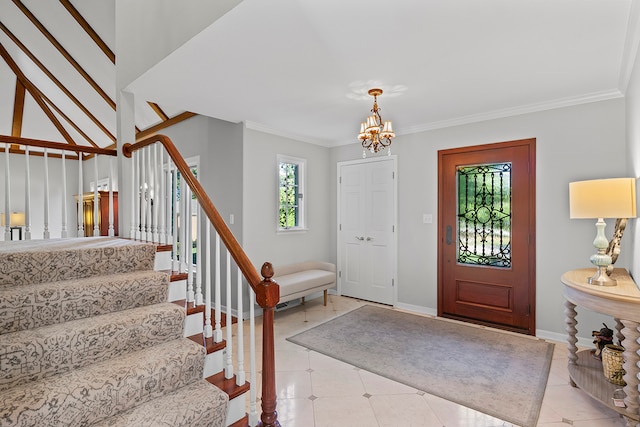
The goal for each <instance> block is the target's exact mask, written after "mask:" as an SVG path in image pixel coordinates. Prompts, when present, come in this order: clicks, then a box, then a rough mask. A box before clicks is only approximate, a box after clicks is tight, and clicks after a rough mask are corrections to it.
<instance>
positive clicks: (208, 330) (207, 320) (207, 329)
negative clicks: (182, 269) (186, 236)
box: [198, 219, 213, 338]
mask: <svg viewBox="0 0 640 427" xmlns="http://www.w3.org/2000/svg"><path fill="white" fill-rule="evenodd" d="M206 222H207V225H206V237H205V239H206V240H205V246H206V250H207V257H206V260H205V264H206V273H207V277H205V284H204V286H205V292H206V294H207V297H206V299H205V302H206V304H205V313H204V337H205V338H211V337H212V336H213V326H211V223H210V222H209V220H208V219H207V221H206ZM199 253H200V249H198V254H199ZM198 270H200V261H198Z"/></svg>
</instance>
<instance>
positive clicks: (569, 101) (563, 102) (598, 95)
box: [396, 89, 624, 135]
mask: <svg viewBox="0 0 640 427" xmlns="http://www.w3.org/2000/svg"><path fill="white" fill-rule="evenodd" d="M623 96H624V94H623V93H622V92H621V91H619V90H617V89H615V90H610V91H603V92H594V93H591V94H587V95H583V96H577V97H570V98H561V99H556V100H553V101H548V102H540V103H536V104H528V105H522V106H519V107H514V108H505V109H502V110H494V111H488V112H486V113H479V114H471V115H468V116H463V117H457V118H453V119H448V120H441V121H438V122H431V123H426V124H424V125H418V126H411V127H409V128H405V129H402V130H400V131H396V134H397V135H409V134H413V133H418V132H424V131H429V130H434V129H442V128H447V127H452V126H460V125H465V124H469V123H477V122H484V121H487V120H494V119H501V118H505V117H512V116H519V115H522V114H529V113H536V112H539V111H545V110H553V109H556V108H565V107H572V106H574V105H580V104H588V103H590V102H598V101H607V100H610V99H616V98H622V97H623Z"/></svg>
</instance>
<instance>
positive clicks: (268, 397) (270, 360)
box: [256, 262, 280, 427]
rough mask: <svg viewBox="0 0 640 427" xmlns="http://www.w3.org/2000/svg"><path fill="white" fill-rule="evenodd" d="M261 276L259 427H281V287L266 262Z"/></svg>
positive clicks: (271, 267) (259, 303)
mask: <svg viewBox="0 0 640 427" xmlns="http://www.w3.org/2000/svg"><path fill="white" fill-rule="evenodd" d="M260 274H261V275H262V277H263V280H262V281H261V282H260V288H259V292H256V301H257V303H258V305H260V307H262V414H261V415H260V422H259V423H258V426H261V427H280V423H279V422H278V412H277V411H276V360H275V351H274V347H275V343H274V338H273V313H274V309H275V307H276V304H278V301H280V286H279V285H278V284H277V283H276V282H274V281H272V280H271V278H272V277H273V266H272V265H271V263H268V262H265V263H264V264H263V265H262V269H261V270H260Z"/></svg>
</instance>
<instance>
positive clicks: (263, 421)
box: [122, 135, 280, 427]
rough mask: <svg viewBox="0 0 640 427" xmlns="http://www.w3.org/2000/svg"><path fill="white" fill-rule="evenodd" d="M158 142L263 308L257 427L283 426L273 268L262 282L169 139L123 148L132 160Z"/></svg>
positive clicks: (277, 293) (264, 269)
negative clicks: (278, 398) (278, 395)
mask: <svg viewBox="0 0 640 427" xmlns="http://www.w3.org/2000/svg"><path fill="white" fill-rule="evenodd" d="M157 142H159V143H161V144H162V145H163V146H164V148H165V150H166V151H167V153H168V154H169V156H170V157H171V159H172V160H173V163H174V164H175V165H176V168H177V169H178V170H179V171H180V173H181V174H182V177H183V178H184V179H185V181H186V182H187V185H188V186H189V188H191V191H192V192H193V193H194V194H195V195H196V197H197V198H198V202H199V203H200V206H201V207H202V210H203V211H204V212H205V214H206V215H207V217H208V218H209V221H210V222H211V224H212V225H213V227H214V228H215V229H216V231H217V232H218V235H219V236H220V239H221V240H222V241H223V242H224V245H225V246H226V247H227V250H228V251H229V254H230V255H231V256H232V257H233V259H234V260H235V262H236V264H237V265H238V267H239V268H240V271H242V274H243V275H244V277H245V278H246V279H247V282H248V283H249V285H250V286H251V288H252V289H253V291H254V292H255V294H256V302H257V303H258V305H259V306H260V307H262V399H261V400H262V414H261V416H260V422H259V423H258V426H260V427H280V423H279V422H278V413H277V412H276V375H275V371H276V368H275V351H274V350H275V341H274V334H273V315H274V311H275V310H274V309H275V307H276V305H277V304H278V301H279V300H280V286H279V285H278V284H277V283H276V282H274V281H272V280H271V278H272V277H273V266H272V265H271V264H270V263H268V262H265V263H264V264H263V265H262V269H261V274H262V277H263V279H260V275H258V272H257V271H256V269H255V267H254V266H253V264H252V263H251V261H249V257H248V256H247V254H246V253H245V252H244V250H243V249H242V247H241V246H240V244H239V243H238V241H237V240H236V238H235V236H234V235H233V233H232V232H231V230H229V227H227V224H226V223H225V222H224V220H223V219H222V217H221V216H220V213H218V210H217V209H216V207H215V206H214V205H213V202H212V201H211V199H210V198H209V196H208V195H207V193H206V192H205V191H204V188H203V187H202V185H201V184H200V182H199V181H198V180H197V179H196V177H195V176H194V175H193V172H191V168H190V167H189V166H188V165H187V162H185V161H184V159H183V158H182V155H181V154H180V152H179V151H178V149H177V148H176V146H175V145H173V142H172V141H171V139H170V138H169V137H168V136H166V135H152V136H149V137H147V138H145V139H143V140H141V141H138V142H136V143H135V144H124V145H123V146H122V153H123V154H124V156H125V157H129V158H130V157H131V154H132V153H133V152H134V151H136V150H140V149H141V148H144V147H146V146H147V145H151V144H155V143H157Z"/></svg>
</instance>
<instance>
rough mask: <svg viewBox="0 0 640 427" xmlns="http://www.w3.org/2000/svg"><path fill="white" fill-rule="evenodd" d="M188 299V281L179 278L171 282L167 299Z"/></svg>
mask: <svg viewBox="0 0 640 427" xmlns="http://www.w3.org/2000/svg"><path fill="white" fill-rule="evenodd" d="M183 299H184V300H186V299H187V281H186V280H177V281H175V282H170V283H169V295H168V299H167V301H180V300H183Z"/></svg>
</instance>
